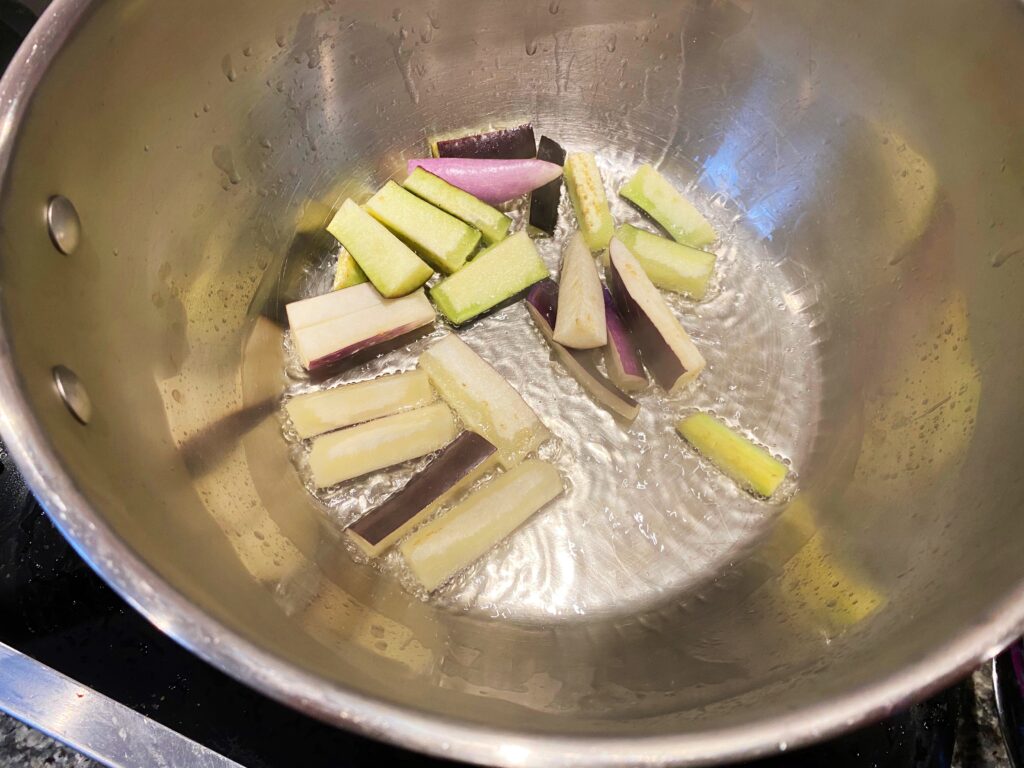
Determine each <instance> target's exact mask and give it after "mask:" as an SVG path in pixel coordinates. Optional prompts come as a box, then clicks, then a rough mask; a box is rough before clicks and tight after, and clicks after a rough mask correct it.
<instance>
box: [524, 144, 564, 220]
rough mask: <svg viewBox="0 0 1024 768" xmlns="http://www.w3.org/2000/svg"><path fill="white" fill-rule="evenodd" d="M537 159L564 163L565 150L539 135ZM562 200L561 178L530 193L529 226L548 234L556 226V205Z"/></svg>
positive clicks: (557, 163)
mask: <svg viewBox="0 0 1024 768" xmlns="http://www.w3.org/2000/svg"><path fill="white" fill-rule="evenodd" d="M537 159H538V160H546V161H547V162H549V163H555V164H556V165H565V150H564V149H563V148H562V145H561V144H559V143H558V142H556V141H552V140H551V139H549V138H548V137H547V136H541V137H540V145H539V146H538V148H537ZM561 202H562V178H561V177H559V178H557V179H555V180H554V181H549V182H548V183H547V184H545V185H544V186H543V187H538V188H537V189H535V190H533V192H532V193H531V194H530V226H531V227H536V228H537V229H539V230H541V231H542V232H547V233H548V234H549V235H553V234H554V233H555V227H557V226H558V206H559V204H560V203H561Z"/></svg>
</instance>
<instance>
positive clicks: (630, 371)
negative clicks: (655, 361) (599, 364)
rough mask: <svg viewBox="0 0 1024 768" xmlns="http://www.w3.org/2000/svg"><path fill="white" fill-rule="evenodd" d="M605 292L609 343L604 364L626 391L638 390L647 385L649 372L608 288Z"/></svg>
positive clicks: (605, 316) (609, 374) (605, 314)
mask: <svg viewBox="0 0 1024 768" xmlns="http://www.w3.org/2000/svg"><path fill="white" fill-rule="evenodd" d="M602 293H603V294H604V320H605V323H606V324H607V326H608V344H607V346H606V347H605V350H604V366H605V368H607V369H608V378H609V379H611V380H612V381H613V382H615V384H616V386H618V387H619V389H621V390H623V391H625V392H636V391H637V390H640V389H643V388H644V387H646V386H647V374H646V373H644V366H643V363H641V362H640V355H638V354H637V351H636V345H635V344H634V343H633V337H632V336H631V335H630V333H629V331H628V330H627V328H626V324H625V322H624V321H623V320H622V315H620V314H619V309H618V307H616V306H615V302H614V301H613V300H612V295H611V293H610V292H609V291H608V289H607V288H604V287H603V286H602Z"/></svg>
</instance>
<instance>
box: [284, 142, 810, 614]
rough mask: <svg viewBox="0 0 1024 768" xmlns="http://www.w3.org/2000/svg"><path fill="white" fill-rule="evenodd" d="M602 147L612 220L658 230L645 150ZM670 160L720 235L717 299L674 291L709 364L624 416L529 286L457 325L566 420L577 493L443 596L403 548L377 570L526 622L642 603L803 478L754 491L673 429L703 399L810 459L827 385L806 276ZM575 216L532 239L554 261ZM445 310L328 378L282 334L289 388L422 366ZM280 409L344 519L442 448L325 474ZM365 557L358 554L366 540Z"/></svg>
mask: <svg viewBox="0 0 1024 768" xmlns="http://www.w3.org/2000/svg"><path fill="white" fill-rule="evenodd" d="M597 157H598V165H599V166H600V168H601V171H602V174H603V176H604V181H605V187H606V189H607V190H608V192H609V202H610V204H611V208H612V213H613V216H614V218H615V221H616V224H622V223H626V222H629V223H632V224H636V225H637V226H641V227H646V228H648V229H652V230H654V229H655V228H654V227H653V225H652V224H651V223H650V222H649V221H648V220H646V219H645V218H644V217H643V216H642V215H641V214H640V213H639V212H638V211H637V210H635V209H634V208H633V207H631V206H630V205H629V204H628V203H626V202H625V201H624V200H622V199H621V198H619V197H618V196H616V195H614V194H613V191H615V190H618V189H619V187H620V186H621V185H622V184H623V183H624V182H625V181H626V179H628V178H629V176H630V175H631V174H632V173H633V172H634V170H635V167H636V161H635V159H634V158H633V157H632V156H626V155H618V154H616V153H614V152H608V151H606V150H605V151H598V152H597ZM661 170H662V172H663V173H665V175H666V176H667V177H668V178H669V179H670V180H671V181H673V182H674V183H676V184H677V185H678V186H679V187H680V188H681V189H683V190H684V191H685V193H686V194H687V196H688V197H689V198H690V199H691V200H692V201H693V202H694V204H695V205H696V206H697V207H698V208H699V209H700V210H701V211H702V212H703V213H704V214H705V215H706V216H707V217H708V219H709V220H710V221H711V222H712V224H713V225H714V226H715V228H716V230H717V231H718V233H719V235H720V239H719V242H718V243H717V244H716V246H715V248H714V251H715V253H716V254H717V256H718V262H717V266H716V271H715V277H714V280H713V284H712V288H711V289H710V290H709V292H708V295H707V297H706V298H705V299H704V300H703V301H700V302H694V301H692V300H690V299H687V298H685V297H683V296H678V295H676V294H672V293H664V294H663V295H664V296H665V298H666V301H667V302H668V303H669V306H670V307H671V308H672V309H673V311H674V312H675V313H676V315H677V316H678V317H679V319H680V321H681V322H682V324H683V326H684V327H685V328H686V329H687V331H688V332H689V333H690V335H691V336H692V337H693V339H694V341H695V343H696V344H697V346H698V347H699V348H700V350H701V352H702V353H703V355H704V357H705V358H706V359H707V362H708V366H707V369H706V370H705V371H704V372H703V374H702V375H701V376H700V377H699V378H698V380H697V381H696V382H695V383H694V384H693V385H691V387H690V388H688V389H687V390H686V391H684V392H682V393H681V394H679V395H676V396H673V397H669V396H667V395H666V394H665V393H664V392H663V391H661V390H660V389H658V388H657V387H656V386H654V385H653V384H652V385H651V386H650V387H649V388H648V389H647V390H646V391H644V392H642V393H641V394H639V395H638V396H637V399H638V400H639V401H640V404H641V412H640V416H639V417H638V418H637V419H636V421H635V422H633V423H632V424H625V423H623V422H622V421H621V420H618V419H616V418H615V417H613V416H612V415H611V414H610V413H608V412H607V411H605V410H604V409H602V408H601V407H600V406H598V405H597V404H596V403H595V402H594V401H593V400H592V399H591V398H590V397H589V396H587V394H586V393H585V392H584V391H583V389H582V388H581V387H580V385H579V384H578V383H577V382H576V381H575V380H574V379H573V378H572V377H571V376H570V375H569V374H568V373H567V372H566V371H565V370H564V369H563V368H561V367H560V366H559V365H558V363H556V362H555V361H554V360H553V358H552V356H551V354H550V352H549V349H548V347H547V346H546V344H545V343H544V341H543V339H542V338H541V336H540V333H539V332H538V331H537V330H536V328H534V327H533V324H532V322H531V321H530V318H529V316H528V314H527V312H526V309H525V307H524V305H523V303H522V302H518V303H516V304H513V305H511V306H507V307H505V308H504V309H501V310H500V311H498V312H496V313H494V314H493V315H491V316H489V317H486V318H484V319H482V320H480V321H478V322H476V323H474V324H472V325H470V326H469V327H467V328H464V329H459V330H458V331H457V333H458V334H459V336H460V337H461V338H462V339H463V340H464V341H465V342H466V343H467V344H469V345H470V346H471V347H472V348H473V349H474V350H476V351H477V352H478V353H479V354H480V355H481V356H482V357H483V358H484V359H485V360H487V361H488V362H489V363H490V364H491V365H492V366H494V368H496V369H497V370H498V371H499V372H500V373H501V374H502V375H503V376H504V377H505V378H506V379H507V380H508V381H509V382H510V383H511V384H512V386H514V387H515V388H516V389H517V390H518V391H519V392H520V393H521V394H522V395H523V397H524V398H525V399H526V401H527V402H528V403H529V404H530V405H531V406H532V407H533V408H534V410H536V412H537V413H538V414H539V416H540V417H541V419H542V420H543V421H544V423H545V424H546V425H547V426H548V428H549V429H550V430H551V432H552V433H553V435H554V440H552V441H551V442H549V443H548V444H546V445H545V446H544V447H543V448H542V449H541V452H540V453H541V457H542V458H545V459H548V460H550V461H552V462H553V463H554V464H556V465H557V467H558V468H559V470H560V471H561V473H562V475H563V477H564V479H565V485H566V492H565V494H564V495H563V496H561V497H560V498H558V499H556V500H555V501H554V502H552V503H551V504H549V505H548V506H547V507H545V508H544V509H543V510H541V511H540V512H539V513H538V514H536V515H535V516H534V517H533V518H532V519H531V520H529V521H528V522H527V523H526V524H525V525H524V526H523V527H522V528H520V529H519V530H518V531H516V532H515V533H514V534H513V535H511V536H510V537H508V538H507V539H506V540H505V541H503V542H502V543H500V544H499V545H498V546H496V547H494V548H493V549H492V550H491V551H490V552H489V553H488V554H487V555H485V556H484V557H482V558H481V559H480V560H478V561H477V562H475V563H474V564H472V565H471V566H469V567H468V568H466V569H465V570H464V571H462V572H461V573H459V574H458V575H457V576H456V577H455V578H453V579H452V580H451V581H450V582H449V583H448V584H446V585H445V586H443V587H442V588H440V589H439V590H437V591H436V592H435V593H433V594H431V595H426V594H425V593H423V592H422V590H419V589H417V588H416V586H415V584H414V582H413V580H412V579H411V577H410V575H409V574H408V572H407V571H406V569H405V567H404V565H403V563H402V560H401V557H400V555H399V554H398V552H397V550H396V549H392V551H391V552H390V553H388V554H387V555H385V556H384V557H382V558H380V559H379V560H377V561H375V562H373V563H368V564H367V567H374V568H377V569H378V570H379V571H380V577H381V578H394V579H399V580H401V581H402V582H403V583H404V584H406V585H407V587H408V588H409V589H410V590H411V591H412V592H413V593H414V594H416V595H418V596H419V598H420V599H423V600H430V601H433V602H436V603H439V604H442V605H444V606H446V607H449V608H451V609H455V610H461V611H465V612H469V613H478V614H484V615H488V616H494V617H507V618H510V619H513V620H517V621H550V620H552V619H558V618H563V619H570V618H571V617H575V616H582V615H593V614H615V613H618V612H620V611H626V612H635V611H636V609H637V606H638V605H643V604H650V603H653V602H655V601H658V600H661V599H664V598H665V597H666V596H667V595H670V594H672V593H677V592H681V591H685V590H686V589H687V588H688V587H690V586H693V585H694V584H696V583H698V582H700V581H703V580H704V579H706V578H708V576H709V574H713V573H714V572H715V571H717V570H718V569H720V568H721V567H723V566H725V565H727V564H728V563H729V562H730V559H731V557H732V555H733V554H734V553H735V552H736V550H737V549H738V548H739V547H741V546H742V545H743V543H744V542H745V541H747V540H748V539H749V538H750V537H751V536H753V535H754V534H755V533H756V531H757V530H758V529H759V528H761V527H763V526H764V525H765V523H766V522H767V520H768V519H770V517H771V516H773V515H774V514H776V513H777V512H778V511H779V508H780V506H781V505H782V504H783V503H784V501H785V499H786V498H787V496H788V495H790V493H791V492H792V488H793V486H794V485H795V482H796V481H795V480H794V479H792V478H791V479H790V480H788V481H787V487H786V488H784V489H782V490H781V491H780V493H779V494H777V498H775V499H773V501H772V502H766V501H763V500H758V499H755V498H753V497H751V496H750V495H748V494H746V493H744V492H743V491H741V490H740V489H739V488H738V487H737V486H736V485H735V484H734V483H733V482H732V481H730V480H729V479H728V478H726V477H725V476H723V475H722V474H721V473H720V472H718V471H717V470H716V469H715V468H714V467H712V466H710V465H709V464H708V463H707V462H705V461H703V460H702V459H701V458H700V457H699V456H698V455H696V454H695V453H694V452H693V451H692V450H691V449H690V448H689V447H688V446H687V445H686V443H685V442H684V441H683V440H682V439H681V438H680V437H679V436H678V435H677V434H676V432H675V424H676V423H677V421H678V420H679V419H680V418H681V417H682V416H684V415H686V414H687V413H691V412H693V411H695V410H705V411H711V412H714V413H715V414H717V415H718V416H720V417H721V418H723V419H725V420H726V421H727V422H729V423H730V424H731V425H732V426H734V427H737V428H739V429H740V430H741V431H743V432H744V433H745V434H747V435H749V436H751V437H753V438H754V439H755V440H756V441H758V442H759V443H762V444H763V445H765V446H768V447H769V448H770V450H771V451H772V452H773V453H774V454H775V455H777V456H779V457H780V458H782V459H784V460H785V461H787V463H790V464H791V465H792V466H793V467H795V468H799V466H800V463H801V459H802V458H803V457H805V456H806V455H808V453H809V451H810V449H811V443H812V441H813V436H814V434H813V433H814V425H815V424H816V423H817V421H818V409H819V403H820V400H821V394H820V390H821V386H820V383H821V370H820V366H819V361H818V359H817V357H816V355H815V353H814V349H815V343H814V342H815V338H814V335H813V334H814V332H813V330H812V328H810V327H809V325H808V323H807V320H806V318H805V317H803V316H801V314H800V312H799V311H796V310H795V309H794V307H793V306H791V304H788V303H787V301H786V297H787V296H789V295H791V294H792V293H793V292H794V290H795V289H796V287H797V286H795V285H794V282H795V280H797V279H799V278H798V276H794V275H790V274H787V272H786V270H785V269H783V268H782V267H781V262H779V261H778V260H776V259H773V258H772V255H771V253H770V251H769V249H768V247H767V244H766V243H765V242H763V241H762V240H761V239H759V237H758V235H757V234H756V232H755V231H754V230H753V229H751V228H749V227H748V226H746V225H745V224H746V223H745V221H744V219H743V217H742V215H740V213H739V212H738V211H737V210H736V209H735V207H734V206H733V205H732V204H731V203H730V201H729V200H727V199H724V198H722V197H721V196H715V197H708V196H707V195H706V194H702V191H701V189H700V188H699V187H697V186H696V185H695V184H693V183H687V179H686V178H685V175H684V174H681V173H679V174H675V173H672V171H671V169H668V168H662V169H661ZM527 209H528V206H527V204H526V202H525V201H518V202H517V203H515V204H512V205H511V206H510V208H509V214H510V215H511V216H512V218H513V220H514V225H513V229H519V228H521V227H523V226H525V219H526V213H527ZM574 229H575V220H574V217H573V213H572V208H571V205H570V204H569V201H568V199H567V195H564V194H563V200H562V209H561V215H560V219H559V225H558V228H557V230H556V232H555V233H554V236H553V237H550V238H547V237H544V238H537V239H536V240H535V243H536V245H537V247H538V250H539V251H540V253H541V256H542V257H543V258H544V260H545V261H546V262H547V264H548V266H549V267H550V268H551V270H552V274H555V275H557V271H558V265H559V261H560V256H561V250H562V247H563V245H564V243H565V241H566V239H567V237H568V236H569V234H570V233H571V232H572V231H573V230H574ZM329 285H330V276H329V275H320V276H313V279H312V280H311V289H310V293H311V294H313V293H316V292H317V289H319V290H320V291H322V290H327V289H328V288H329ZM442 325H443V324H442V323H440V322H439V323H438V327H437V328H436V329H435V330H434V331H433V332H431V333H429V334H425V335H424V336H422V337H421V338H418V339H416V340H415V341H414V342H412V343H410V344H408V345H407V346H405V347H402V348H401V349H397V350H392V351H390V352H388V353H386V354H383V355H381V356H379V357H377V358H375V359H373V360H371V361H369V362H368V363H366V364H365V365H361V366H358V367H356V368H354V369H352V370H348V371H346V372H344V373H342V374H339V375H338V376H336V377H334V378H332V379H330V380H328V381H326V382H319V383H317V384H313V383H311V382H310V381H309V379H308V377H307V376H305V374H304V373H303V371H302V369H301V366H299V364H298V362H297V360H296V358H295V356H294V354H293V352H292V350H291V349H290V347H289V344H288V342H287V341H286V348H287V349H286V351H287V353H288V354H287V359H288V360H289V368H288V374H289V381H290V382H291V383H290V386H289V388H288V391H287V392H286V399H287V397H291V396H294V395H298V394H301V393H303V392H308V391H313V390H315V389H320V388H324V387H332V386H337V385H340V384H343V383H349V382H354V381H362V380H366V379H372V378H375V377H377V376H381V375H384V374H387V373H394V372H397V371H403V370H409V369H412V368H414V367H415V365H416V360H417V358H418V356H419V354H420V353H421V352H422V351H423V350H424V349H425V348H426V347H427V346H429V344H430V343H431V342H432V341H434V340H436V339H437V338H439V337H441V336H442V335H444V334H445V333H448V332H450V331H449V330H448V329H446V328H443V327H441V326H442ZM282 424H283V429H284V433H285V436H286V439H288V440H289V442H290V443H291V451H292V456H293V459H294V461H295V464H296V467H297V468H298V470H299V472H300V474H301V475H302V477H303V479H304V481H305V484H306V487H307V488H308V489H309V491H310V493H312V494H313V495H315V496H316V497H317V499H319V501H320V502H321V504H322V506H323V509H324V511H325V513H326V514H328V515H329V516H330V517H331V518H332V519H333V520H334V521H335V522H336V523H337V525H338V526H339V528H343V527H345V526H347V525H349V524H350V523H351V522H353V521H354V520H356V519H357V518H358V517H359V516H361V515H362V514H364V513H365V512H367V511H368V510H370V509H372V508H373V507H375V506H376V505H377V504H379V503H380V502H381V501H382V500H383V499H384V498H386V497H387V496H388V495H390V494H391V493H393V492H395V491H396V490H398V489H400V488H401V487H402V486H403V485H404V484H405V483H406V482H407V481H408V479H409V478H410V477H411V475H412V474H413V473H414V472H416V471H417V470H419V469H421V468H422V467H423V466H425V465H426V464H427V463H428V462H429V460H430V457H425V458H423V459H420V460H417V461H413V462H409V463H408V464H405V465H402V466H399V467H394V468H391V469H388V470H384V471H381V472H376V473H373V474H370V475H367V476H365V477H362V478H359V479H356V480H354V481H350V482H348V483H344V484H342V485H340V486H337V487H334V488H330V489H324V490H319V489H316V488H315V487H314V486H313V484H312V482H311V481H310V478H309V472H308V465H307V458H306V457H307V455H308V450H309V444H308V442H307V443H303V442H302V441H300V440H298V438H297V436H296V435H295V433H294V431H293V430H292V429H291V428H290V425H289V424H288V420H287V417H286V416H285V415H283V412H282ZM353 557H354V558H356V559H359V558H360V555H358V554H357V553H356V552H355V551H354V550H353Z"/></svg>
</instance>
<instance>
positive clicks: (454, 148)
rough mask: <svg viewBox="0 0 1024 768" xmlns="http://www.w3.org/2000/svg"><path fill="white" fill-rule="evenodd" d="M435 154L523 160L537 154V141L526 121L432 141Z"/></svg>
mask: <svg viewBox="0 0 1024 768" xmlns="http://www.w3.org/2000/svg"><path fill="white" fill-rule="evenodd" d="M434 146H435V152H436V154H437V156H438V157H473V158H476V159H478V160H485V159H490V160H526V159H529V158H531V157H536V156H537V141H536V139H534V136H533V126H532V125H530V124H529V123H526V124H525V125H518V126H516V127H515V128H501V129H499V130H497V131H489V132H488V133H477V134H474V135H472V136H462V137H460V138H457V139H442V140H440V141H438V142H436V143H435V145H434Z"/></svg>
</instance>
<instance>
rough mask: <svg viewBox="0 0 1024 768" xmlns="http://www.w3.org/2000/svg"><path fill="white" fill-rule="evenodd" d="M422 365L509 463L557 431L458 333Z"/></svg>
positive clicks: (449, 400) (440, 343) (465, 421)
mask: <svg viewBox="0 0 1024 768" xmlns="http://www.w3.org/2000/svg"><path fill="white" fill-rule="evenodd" d="M419 365H420V368H422V369H423V370H424V371H426V372H427V376H429V377H430V382H431V383H432V384H433V385H434V388H435V389H436V390H437V391H438V393H439V394H440V395H441V397H442V398H443V399H444V400H445V401H446V402H447V403H448V405H450V406H451V407H452V409H453V410H454V411H455V412H456V413H457V414H458V415H459V418H461V419H462V423H463V424H465V425H466V427H467V428H469V429H472V430H473V431H474V432H479V433H480V434H481V435H483V436H484V437H486V438H487V439H488V440H490V441H491V442H492V443H494V445H495V446H496V447H497V448H498V453H499V454H500V456H501V462H502V464H503V465H504V466H506V467H509V466H511V465H513V464H515V463H516V462H517V461H519V460H520V459H522V458H523V457H524V456H525V455H526V454H528V453H531V452H532V451H535V450H536V449H537V448H538V447H540V445H541V443H543V442H544V441H545V440H547V439H548V438H549V437H551V433H550V432H548V430H547V427H545V426H544V424H543V423H542V422H541V420H540V419H539V418H538V417H537V414H536V413H534V412H533V409H532V408H530V406H529V405H527V404H526V401H525V400H523V398H522V396H521V395H520V394H519V393H518V392H516V390H515V389H514V388H513V387H512V385H511V384H509V383H508V382H507V381H505V379H504V377H502V375H501V374H500V373H498V372H497V371H496V370H494V369H493V368H492V367H491V366H490V365H489V364H488V363H487V361H486V360H484V359H483V358H482V357H480V355H478V354H477V353H476V352H474V351H473V350H472V348H470V347H469V346H468V345H467V344H466V343H465V342H464V341H462V339H460V338H459V337H458V336H455V335H454V334H449V335H447V336H445V337H444V338H443V339H440V340H439V341H436V342H434V344H433V345H431V346H430V347H429V348H428V349H427V351H426V352H424V353H423V354H422V355H420V362H419Z"/></svg>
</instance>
